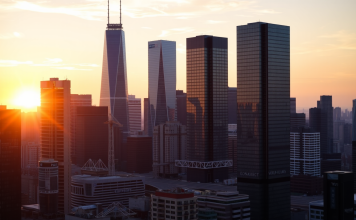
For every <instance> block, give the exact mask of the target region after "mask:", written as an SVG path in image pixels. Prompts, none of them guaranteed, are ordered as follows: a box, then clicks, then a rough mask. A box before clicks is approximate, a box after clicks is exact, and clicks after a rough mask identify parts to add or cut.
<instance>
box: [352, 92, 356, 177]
mask: <svg viewBox="0 0 356 220" xmlns="http://www.w3.org/2000/svg"><path fill="white" fill-rule="evenodd" d="M352 141H356V99H354V100H352ZM354 172H356V171H354Z"/></svg>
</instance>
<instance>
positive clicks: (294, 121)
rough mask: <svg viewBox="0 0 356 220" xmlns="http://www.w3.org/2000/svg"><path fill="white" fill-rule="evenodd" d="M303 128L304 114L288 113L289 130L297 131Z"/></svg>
mask: <svg viewBox="0 0 356 220" xmlns="http://www.w3.org/2000/svg"><path fill="white" fill-rule="evenodd" d="M304 126H305V114H304V113H290V128H291V129H293V128H294V129H298V128H299V127H304Z"/></svg>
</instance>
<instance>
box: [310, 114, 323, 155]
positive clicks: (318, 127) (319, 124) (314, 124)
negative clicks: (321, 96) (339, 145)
mask: <svg viewBox="0 0 356 220" xmlns="http://www.w3.org/2000/svg"><path fill="white" fill-rule="evenodd" d="M326 116H327V114H326V113H325V112H324V111H322V109H320V108H310V109H309V127H310V128H311V129H313V131H314V132H320V153H321V155H322V154H325V153H327V138H326V135H327V128H328V127H327V126H328V124H327V117H326Z"/></svg>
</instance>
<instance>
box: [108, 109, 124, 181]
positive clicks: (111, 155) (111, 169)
mask: <svg viewBox="0 0 356 220" xmlns="http://www.w3.org/2000/svg"><path fill="white" fill-rule="evenodd" d="M105 124H108V126H109V149H108V168H109V175H110V176H114V175H115V151H114V146H115V145H114V138H115V136H114V127H115V125H116V126H118V127H122V124H120V123H119V122H118V121H117V120H116V118H115V117H114V116H113V115H111V114H109V121H107V122H105Z"/></svg>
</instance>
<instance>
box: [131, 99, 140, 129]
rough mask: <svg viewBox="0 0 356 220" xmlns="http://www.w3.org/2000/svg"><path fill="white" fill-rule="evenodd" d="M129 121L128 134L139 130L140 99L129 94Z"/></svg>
mask: <svg viewBox="0 0 356 220" xmlns="http://www.w3.org/2000/svg"><path fill="white" fill-rule="evenodd" d="M129 123H130V134H134V133H135V132H136V131H141V130H142V128H141V99H140V98H136V97H135V95H129Z"/></svg>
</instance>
